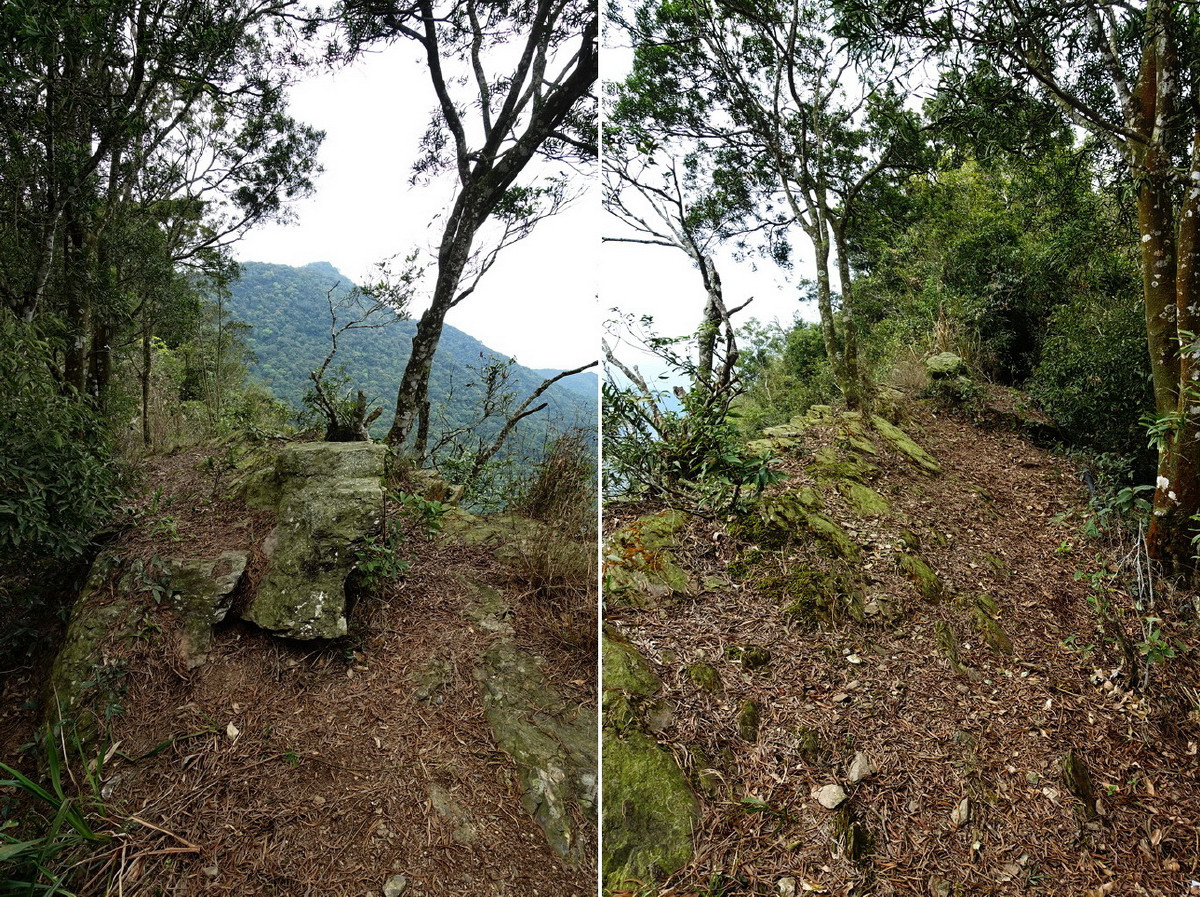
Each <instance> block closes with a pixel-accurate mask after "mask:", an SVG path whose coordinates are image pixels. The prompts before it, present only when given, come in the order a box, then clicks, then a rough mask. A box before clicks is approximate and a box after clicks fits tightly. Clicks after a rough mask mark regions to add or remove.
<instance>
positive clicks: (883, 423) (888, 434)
mask: <svg viewBox="0 0 1200 897" xmlns="http://www.w3.org/2000/svg"><path fill="white" fill-rule="evenodd" d="M871 426H873V427H874V428H875V431H876V432H877V433H879V435H880V436H882V437H883V438H884V439H886V440H887V441H888V442H889V443H890V444H891V446H892V448H894V449H895V450H896V451H898V452H900V453H901V454H902V455H904V456H905V457H906V458H908V459H909V460H910V461H912V462H913V463H914V464H916V465H917V467H919V468H921V469H922V470H924V471H925V472H927V473H941V472H942V465H941V464H939V463H938V462H937V460H936V459H935V458H934V457H933V456H932V455H931V454H929V452H927V451H925V449H923V448H921V446H919V445H917V444H916V443H915V442H914V441H913V439H912V437H911V436H909V435H908V434H907V433H905V432H904V431H903V430H901V429H900V428H899V427H897V426H896V425H895V424H893V423H891V422H890V421H887V420H885V419H884V418H882V417H880V416H879V415H877V414H873V415H871Z"/></svg>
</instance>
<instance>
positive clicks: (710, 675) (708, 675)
mask: <svg viewBox="0 0 1200 897" xmlns="http://www.w3.org/2000/svg"><path fill="white" fill-rule="evenodd" d="M687 675H688V678H689V679H691V680H692V682H693V683H694V684H695V685H696V687H697V688H699V689H700V690H702V691H708V692H717V691H720V690H721V674H720V673H718V672H717V668H716V667H714V666H713V665H712V664H711V663H694V664H692V665H691V666H689V667H688V669H687Z"/></svg>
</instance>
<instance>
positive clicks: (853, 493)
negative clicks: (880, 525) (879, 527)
mask: <svg viewBox="0 0 1200 897" xmlns="http://www.w3.org/2000/svg"><path fill="white" fill-rule="evenodd" d="M842 494H843V495H844V496H845V497H846V501H848V502H849V503H850V507H851V508H853V509H854V513H856V514H858V516H859V517H882V516H883V515H884V514H886V513H888V512H889V511H890V510H891V505H889V504H888V502H887V499H886V498H884V497H883V496H882V495H880V494H879V493H878V492H876V491H875V490H874V489H872V488H871V487H870V486H864V485H863V484H862V483H847V484H846V486H845V487H844V488H843V489H842Z"/></svg>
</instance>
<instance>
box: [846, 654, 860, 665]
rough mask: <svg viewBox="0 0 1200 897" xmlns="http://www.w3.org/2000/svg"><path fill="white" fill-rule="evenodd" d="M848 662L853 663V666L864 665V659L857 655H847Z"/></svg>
mask: <svg viewBox="0 0 1200 897" xmlns="http://www.w3.org/2000/svg"><path fill="white" fill-rule="evenodd" d="M846 662H847V663H853V664H859V663H862V658H861V657H859V656H858V655H857V654H848V655H846Z"/></svg>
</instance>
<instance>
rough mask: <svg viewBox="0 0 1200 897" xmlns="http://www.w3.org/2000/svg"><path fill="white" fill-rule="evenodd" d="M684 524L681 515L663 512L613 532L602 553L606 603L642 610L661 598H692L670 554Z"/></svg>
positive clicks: (689, 580) (685, 518) (688, 580)
mask: <svg viewBox="0 0 1200 897" xmlns="http://www.w3.org/2000/svg"><path fill="white" fill-rule="evenodd" d="M687 521H688V515H687V514H685V513H683V512H682V511H663V512H661V513H658V514H650V515H648V516H646V517H641V518H639V519H638V520H635V521H633V523H630V524H629V525H628V526H625V527H622V528H621V529H620V530H618V531H617V532H615V533H614V534H613V535H612V536H611V537H610V538H609V539H608V541H607V543H606V544H605V549H604V580H605V597H606V599H608V600H613V601H616V602H617V603H622V604H629V605H634V606H644V605H646V604H649V603H652V602H653V600H654V599H655V598H657V597H660V596H664V595H671V594H676V593H678V594H685V595H690V594H693V593H694V592H695V590H696V587H695V583H694V582H693V581H692V578H691V577H690V576H689V575H688V573H687V571H685V570H684V569H683V567H682V566H680V564H679V562H678V561H677V560H676V558H675V554H674V551H673V549H674V548H675V547H676V545H677V542H678V539H677V536H678V534H679V532H680V531H681V530H682V529H683V528H684V526H686V525H687Z"/></svg>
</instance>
